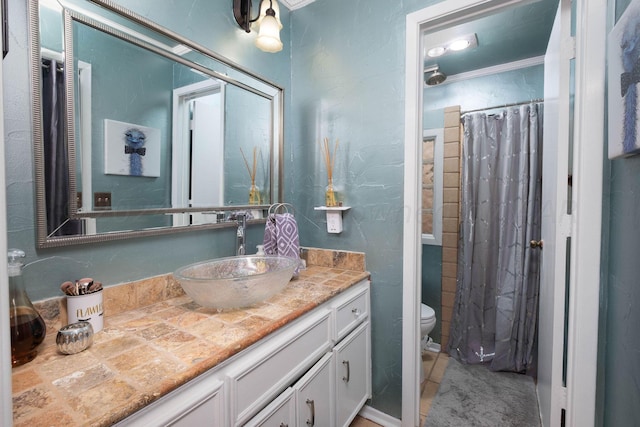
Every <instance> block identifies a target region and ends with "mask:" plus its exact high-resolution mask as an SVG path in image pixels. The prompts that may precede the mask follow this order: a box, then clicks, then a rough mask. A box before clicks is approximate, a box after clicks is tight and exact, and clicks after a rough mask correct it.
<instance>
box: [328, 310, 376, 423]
mask: <svg viewBox="0 0 640 427" xmlns="http://www.w3.org/2000/svg"><path fill="white" fill-rule="evenodd" d="M370 348H371V340H370V333H369V322H368V321H367V322H365V323H363V324H361V325H360V326H359V327H358V328H357V329H356V330H355V331H353V332H352V333H351V334H349V336H347V337H346V338H345V339H343V340H342V341H340V343H338V345H336V346H335V348H334V349H333V355H334V357H333V359H334V363H335V387H336V392H335V395H336V409H335V412H336V425H338V426H348V425H349V424H350V423H351V421H352V420H353V419H354V418H355V416H356V415H357V414H358V412H359V411H360V408H362V406H363V405H364V404H365V402H366V401H367V399H368V398H369V397H370V396H371V358H370V354H371V350H370Z"/></svg>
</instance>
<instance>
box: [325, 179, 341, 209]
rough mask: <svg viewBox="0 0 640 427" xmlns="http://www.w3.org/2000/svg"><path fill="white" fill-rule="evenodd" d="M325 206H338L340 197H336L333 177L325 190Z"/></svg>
mask: <svg viewBox="0 0 640 427" xmlns="http://www.w3.org/2000/svg"><path fill="white" fill-rule="evenodd" d="M325 206H327V207H329V208H331V207H335V206H338V198H337V197H336V191H335V189H334V188H333V179H329V184H328V185H327V190H326V191H325Z"/></svg>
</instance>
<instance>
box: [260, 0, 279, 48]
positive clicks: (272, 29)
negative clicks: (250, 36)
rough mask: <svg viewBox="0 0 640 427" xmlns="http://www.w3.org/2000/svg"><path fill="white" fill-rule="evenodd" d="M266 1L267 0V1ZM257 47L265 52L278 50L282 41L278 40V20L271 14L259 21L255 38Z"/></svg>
mask: <svg viewBox="0 0 640 427" xmlns="http://www.w3.org/2000/svg"><path fill="white" fill-rule="evenodd" d="M267 3H268V2H267ZM256 46H257V47H258V49H260V50H263V51H265V52H271V53H273V52H280V51H281V50H282V42H281V41H280V27H279V26H278V21H276V18H274V17H273V16H269V15H267V16H265V17H264V18H263V19H262V22H261V23H260V32H259V33H258V38H257V39H256Z"/></svg>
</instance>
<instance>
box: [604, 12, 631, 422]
mask: <svg viewBox="0 0 640 427" xmlns="http://www.w3.org/2000/svg"><path fill="white" fill-rule="evenodd" d="M610 3H613V2H610ZM629 3H630V2H629V1H627V0H623V1H618V2H615V16H616V21H617V20H618V19H619V17H620V15H621V14H622V13H623V12H624V10H625V9H626V7H627V6H628V4H629ZM605 135H607V133H606V132H605ZM605 159H606V144H605ZM604 171H605V175H604V182H603V184H604V188H603V200H604V203H603V230H602V233H603V240H602V288H601V303H600V330H599V337H598V343H599V351H598V383H597V391H598V402H597V405H596V410H597V411H596V413H597V418H598V425H601V426H631V425H637V424H638V420H640V357H639V356H640V342H639V341H638V325H640V286H638V272H639V270H638V256H637V254H638V253H640V239H638V236H639V235H640V156H635V157H631V158H628V159H616V160H612V161H609V160H605V165H604Z"/></svg>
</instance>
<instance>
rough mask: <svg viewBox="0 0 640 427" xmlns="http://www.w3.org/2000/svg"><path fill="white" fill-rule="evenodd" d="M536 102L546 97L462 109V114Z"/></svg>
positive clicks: (542, 100)
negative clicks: (473, 108)
mask: <svg viewBox="0 0 640 427" xmlns="http://www.w3.org/2000/svg"><path fill="white" fill-rule="evenodd" d="M536 102H544V99H532V100H531V101H520V102H513V103H511V104H502V105H496V106H494V107H484V108H476V109H475V110H467V111H461V112H460V115H461V116H464V115H465V114H468V113H477V112H479V111H487V110H495V109H497V108H507V107H517V106H518V105H525V104H533V103H536Z"/></svg>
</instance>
